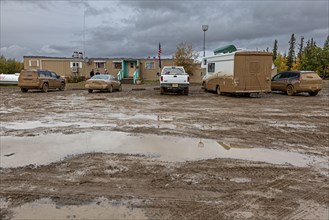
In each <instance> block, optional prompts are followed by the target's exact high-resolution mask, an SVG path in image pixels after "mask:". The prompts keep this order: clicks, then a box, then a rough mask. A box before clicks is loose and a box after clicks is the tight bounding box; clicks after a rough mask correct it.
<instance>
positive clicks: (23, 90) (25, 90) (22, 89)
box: [21, 88, 29, 92]
mask: <svg viewBox="0 0 329 220" xmlns="http://www.w3.org/2000/svg"><path fill="white" fill-rule="evenodd" d="M21 91H22V92H27V91H29V90H28V89H26V88H21Z"/></svg>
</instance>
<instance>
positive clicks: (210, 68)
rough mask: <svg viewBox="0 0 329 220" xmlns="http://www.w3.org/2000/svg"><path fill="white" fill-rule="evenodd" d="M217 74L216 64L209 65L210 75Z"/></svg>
mask: <svg viewBox="0 0 329 220" xmlns="http://www.w3.org/2000/svg"><path fill="white" fill-rule="evenodd" d="M214 72H215V63H208V73H214Z"/></svg>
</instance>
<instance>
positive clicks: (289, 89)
mask: <svg viewBox="0 0 329 220" xmlns="http://www.w3.org/2000/svg"><path fill="white" fill-rule="evenodd" d="M294 94H295V91H294V86H293V85H288V86H287V95H289V96H292V95H294Z"/></svg>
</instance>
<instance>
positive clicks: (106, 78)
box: [91, 75, 110, 80]
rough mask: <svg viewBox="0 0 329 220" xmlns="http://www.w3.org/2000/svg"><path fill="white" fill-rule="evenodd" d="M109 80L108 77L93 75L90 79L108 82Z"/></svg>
mask: <svg viewBox="0 0 329 220" xmlns="http://www.w3.org/2000/svg"><path fill="white" fill-rule="evenodd" d="M109 78H110V75H95V76H93V77H91V79H103V80H108V79H109Z"/></svg>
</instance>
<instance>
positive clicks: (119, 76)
mask: <svg viewBox="0 0 329 220" xmlns="http://www.w3.org/2000/svg"><path fill="white" fill-rule="evenodd" d="M122 79H123V71H122V70H120V71H119V73H118V80H119V81H120V80H122Z"/></svg>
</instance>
